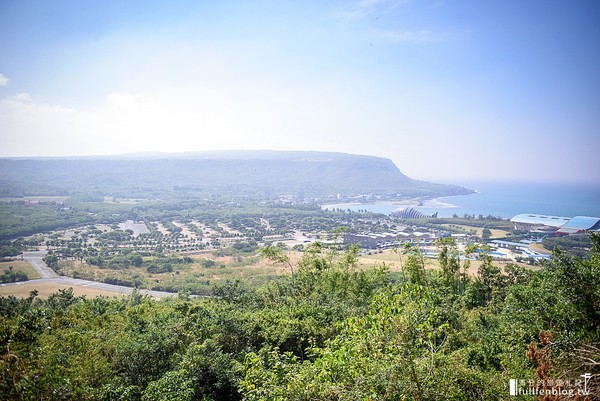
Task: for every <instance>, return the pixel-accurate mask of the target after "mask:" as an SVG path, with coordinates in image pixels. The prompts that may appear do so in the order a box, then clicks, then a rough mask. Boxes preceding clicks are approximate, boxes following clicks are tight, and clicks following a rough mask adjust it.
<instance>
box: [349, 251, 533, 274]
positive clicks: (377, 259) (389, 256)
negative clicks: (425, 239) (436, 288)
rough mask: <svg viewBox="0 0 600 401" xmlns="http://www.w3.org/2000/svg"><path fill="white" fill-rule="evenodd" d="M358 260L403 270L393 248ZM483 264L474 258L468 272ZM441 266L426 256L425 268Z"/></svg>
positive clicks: (372, 265) (366, 266) (367, 264)
mask: <svg viewBox="0 0 600 401" xmlns="http://www.w3.org/2000/svg"><path fill="white" fill-rule="evenodd" d="M405 259H406V256H403V260H405ZM358 260H359V263H360V265H361V266H364V267H365V268H369V267H374V266H376V265H380V264H382V263H385V265H386V266H388V267H389V269H390V271H393V272H395V271H400V270H401V267H400V258H399V256H398V254H397V253H395V252H393V251H391V250H386V251H384V252H383V253H373V254H371V255H365V256H361V257H359V259H358ZM511 263H514V264H516V265H519V266H523V267H527V268H531V269H534V270H535V269H538V268H537V267H533V266H529V265H528V264H526V263H517V262H511ZM481 264H482V262H481V261H479V260H472V261H471V266H470V268H469V270H468V274H469V275H470V276H476V275H477V270H478V269H479V267H480V266H481ZM505 264H506V262H500V261H494V265H497V266H499V267H502V266H503V265H505ZM461 265H462V262H461ZM439 267H440V264H439V262H438V260H437V259H430V258H425V268H426V269H439Z"/></svg>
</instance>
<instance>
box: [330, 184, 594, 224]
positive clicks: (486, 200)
mask: <svg viewBox="0 0 600 401" xmlns="http://www.w3.org/2000/svg"><path fill="white" fill-rule="evenodd" d="M456 184H458V185H462V186H465V187H467V188H471V189H474V190H476V191H477V193H475V194H471V195H460V196H447V197H442V198H436V199H432V200H429V201H426V202H424V204H423V205H421V206H417V205H413V206H412V207H414V208H415V209H417V210H419V211H421V212H423V213H426V214H433V213H436V212H437V213H438V216H439V217H452V216H453V215H455V214H456V215H458V216H461V217H462V216H463V215H465V214H469V215H471V214H474V215H475V216H478V215H480V214H481V215H483V216H488V215H492V216H497V217H503V218H511V217H513V216H515V215H517V214H521V213H532V214H546V215H552V216H564V217H573V216H591V217H599V218H600V184H564V183H561V184H548V183H543V184H542V183H522V182H521V183H506V182H503V183H498V182H460V183H456ZM335 207H339V208H341V209H344V210H345V209H350V210H354V211H357V210H368V211H371V212H377V213H384V214H389V213H390V212H392V211H393V210H396V209H398V208H403V207H406V205H399V204H397V203H395V202H375V203H366V204H346V205H344V204H342V205H335Z"/></svg>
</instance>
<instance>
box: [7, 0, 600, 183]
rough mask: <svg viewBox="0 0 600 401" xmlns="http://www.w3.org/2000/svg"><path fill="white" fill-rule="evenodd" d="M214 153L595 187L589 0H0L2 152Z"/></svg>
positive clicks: (593, 39)
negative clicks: (383, 160) (327, 157)
mask: <svg viewBox="0 0 600 401" xmlns="http://www.w3.org/2000/svg"><path fill="white" fill-rule="evenodd" d="M218 149H275V150H322V151H339V152H348V153H357V154H369V155H375V156H382V157H388V158H391V159H392V160H393V161H394V162H395V163H396V165H397V166H398V167H399V168H400V169H401V170H402V171H403V172H404V173H406V174H408V175H409V176H411V177H413V178H419V179H438V180H444V181H453V180H454V181H461V180H469V179H479V178H486V179H494V180H499V179H509V180H514V179H520V180H544V181H549V180H563V181H564V180H569V181H585V180H596V181H600V154H599V153H600V152H599V150H600V1H595V0H591V1H582V0H574V1H566V0H563V1H557V0H542V1H528V0H497V1H479V0H471V1H459V0H446V1H443V0H442V1H436V0H358V1H324V0H318V1H311V0H302V1H284V0H281V1H254V0H243V1H199V0H198V1H192V0H190V1H178V0H175V1H173V0H169V1H166V0H165V1H149V0H144V1H141V0H140V1H120V0H119V1H109V0H102V1H90V0H62V1H61V0H53V1H47V0H38V1H32V0H0V156H65V155H99V154H119V153H127V152H136V151H166V152H179V151H200V150H218Z"/></svg>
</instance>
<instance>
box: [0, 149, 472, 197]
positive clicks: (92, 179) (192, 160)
mask: <svg viewBox="0 0 600 401" xmlns="http://www.w3.org/2000/svg"><path fill="white" fill-rule="evenodd" d="M181 192H183V193H186V192H195V193H203V194H210V193H213V194H214V193H221V194H230V195H242V194H248V195H253V196H254V195H259V196H260V195H264V196H276V195H283V194H293V195H305V196H327V195H331V194H337V193H342V194H356V193H378V194H385V193H388V194H389V193H397V194H399V195H400V197H413V196H443V195H457V194H465V193H470V192H471V191H470V190H467V189H465V188H462V187H459V186H454V185H442V184H433V183H428V182H424V181H417V180H413V179H411V178H409V177H407V176H406V175H404V174H402V173H401V172H400V170H399V169H398V167H396V165H395V164H394V163H393V162H392V161H391V160H390V159H385V158H380V157H374V156H362V155H351V154H345V153H331V152H299V151H294V152H283V151H214V152H193V153H192V152H190V153H176V154H166V153H164V154H163V153H138V154H128V155H121V156H98V157H70V158H12V159H9V158H3V159H0V196H4V197H7V196H33V195H38V196H39V195H75V194H81V193H96V194H104V195H113V196H122V197H147V196H153V197H156V196H160V195H161V194H173V193H181Z"/></svg>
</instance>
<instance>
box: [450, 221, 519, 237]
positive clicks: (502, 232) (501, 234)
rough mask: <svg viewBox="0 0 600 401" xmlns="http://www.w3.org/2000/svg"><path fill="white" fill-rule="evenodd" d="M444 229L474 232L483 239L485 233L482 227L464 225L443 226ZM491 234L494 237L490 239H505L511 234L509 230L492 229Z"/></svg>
mask: <svg viewBox="0 0 600 401" xmlns="http://www.w3.org/2000/svg"><path fill="white" fill-rule="evenodd" d="M442 227H448V228H454V229H459V230H462V231H464V232H465V233H468V232H472V231H474V232H475V234H476V235H478V236H480V237H481V233H482V232H483V228H482V227H475V226H468V225H464V224H442ZM489 230H490V232H491V233H492V236H491V237H490V238H492V239H494V238H505V237H506V235H507V234H509V233H510V231H508V230H499V229H497V228H490V229H489Z"/></svg>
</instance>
